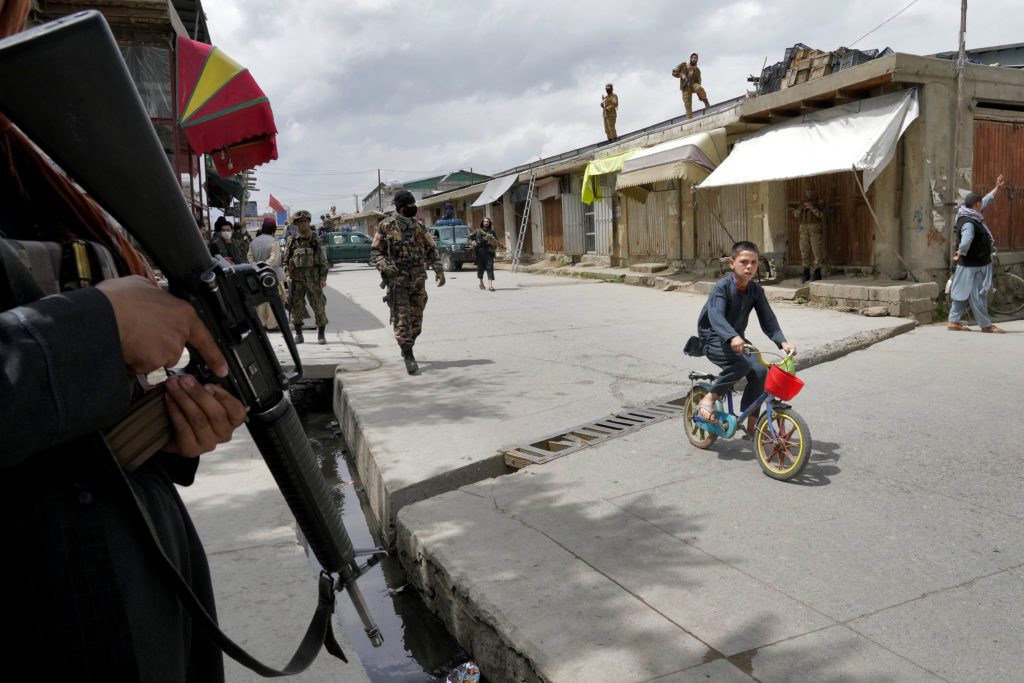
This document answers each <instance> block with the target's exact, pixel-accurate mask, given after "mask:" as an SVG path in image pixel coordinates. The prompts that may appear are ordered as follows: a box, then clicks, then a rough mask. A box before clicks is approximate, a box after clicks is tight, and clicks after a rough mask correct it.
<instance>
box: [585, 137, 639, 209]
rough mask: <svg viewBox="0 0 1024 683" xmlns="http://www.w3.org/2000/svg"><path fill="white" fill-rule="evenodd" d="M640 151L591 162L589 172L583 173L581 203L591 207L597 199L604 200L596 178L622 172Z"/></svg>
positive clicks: (636, 150) (588, 165)
mask: <svg viewBox="0 0 1024 683" xmlns="http://www.w3.org/2000/svg"><path fill="white" fill-rule="evenodd" d="M639 151H640V150H639V149H631V150H629V151H628V152H622V153H621V154H615V155H613V156H610V157H605V158H604V159H594V160H593V161H591V162H589V163H588V164H587V170H586V171H584V172H583V194H582V196H581V197H580V201H581V202H583V203H584V204H587V205H590V204H592V203H593V202H594V200H595V199H603V197H602V196H601V188H600V186H599V184H598V182H597V178H596V176H599V175H604V174H606V173H615V172H616V171H621V170H622V165H623V164H625V163H626V160H627V159H629V158H630V157H631V156H633V155H634V154H636V153H637V152H639Z"/></svg>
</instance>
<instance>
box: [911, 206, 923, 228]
mask: <svg viewBox="0 0 1024 683" xmlns="http://www.w3.org/2000/svg"><path fill="white" fill-rule="evenodd" d="M910 229H911V230H913V231H914V232H924V209H922V208H921V207H920V206H919V207H917V208H916V209H914V225H913V227H911V228H910Z"/></svg>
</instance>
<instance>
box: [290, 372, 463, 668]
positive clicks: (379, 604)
mask: <svg viewBox="0 0 1024 683" xmlns="http://www.w3.org/2000/svg"><path fill="white" fill-rule="evenodd" d="M291 397H292V402H293V403H294V404H295V407H296V410H297V412H298V414H299V419H300V421H301V422H302V425H303V427H304V428H305V429H306V434H307V435H308V436H309V439H310V442H311V444H312V446H313V452H314V453H315V454H316V456H317V459H318V461H319V462H320V469H321V472H322V473H323V475H324V478H325V479H326V480H327V486H328V489H330V491H331V494H332V496H333V498H334V500H335V502H336V504H337V505H338V509H339V511H340V512H341V515H342V521H343V522H344V524H345V528H346V529H347V530H348V533H349V536H350V537H351V538H352V545H353V546H354V547H355V548H357V549H361V548H372V547H379V546H380V545H381V541H380V537H379V535H378V534H377V533H376V530H375V529H374V528H373V525H374V523H373V522H372V520H373V517H372V515H371V514H370V511H369V506H368V504H367V502H366V497H365V496H364V495H363V493H362V486H361V484H360V482H359V481H358V475H357V474H356V472H355V467H354V465H353V464H352V462H351V459H350V458H349V451H348V448H347V446H346V444H345V441H344V438H343V435H342V434H341V432H340V430H339V429H338V425H337V422H336V418H335V416H334V413H333V412H332V409H331V397H332V389H331V383H330V381H321V382H302V383H300V384H297V385H295V386H294V387H292V389H291ZM359 561H360V564H364V563H365V562H366V558H365V557H360V558H359ZM311 562H313V563H314V564H315V560H313V559H312V558H311ZM359 588H360V590H361V591H362V593H363V596H364V598H365V599H366V602H367V604H368V606H369V608H370V611H371V612H372V613H373V615H374V617H375V619H376V620H377V625H378V626H379V627H380V630H381V634H382V635H383V637H384V644H383V645H382V646H381V647H379V648H375V647H373V646H372V645H371V644H370V641H369V640H368V639H367V638H366V635H365V633H364V632H363V628H362V622H360V621H359V618H358V617H357V616H356V613H355V609H354V608H353V607H352V604H351V602H349V600H348V598H347V597H346V596H345V595H339V597H338V616H339V618H340V621H341V624H342V627H343V629H344V631H345V635H346V636H347V638H348V640H349V642H350V643H351V644H352V648H354V649H355V651H356V653H357V654H358V656H359V659H360V660H361V661H362V663H363V666H364V667H365V668H366V672H367V674H368V675H369V677H370V680H371V681H374V683H378V682H379V683H385V682H387V683H414V682H415V683H423V682H426V681H443V680H444V679H445V676H446V675H447V674H448V672H449V671H450V670H451V669H452V668H454V667H455V666H457V665H459V664H461V663H463V662H464V661H466V660H467V659H468V658H469V657H468V655H467V654H466V653H465V651H463V650H462V648H461V647H459V644H458V643H457V642H455V639H454V638H452V636H451V635H450V634H449V633H448V631H447V630H446V629H445V627H444V624H442V623H441V621H440V620H439V619H438V618H437V617H435V616H434V615H433V614H432V613H431V612H430V610H428V609H427V607H426V606H425V605H424V604H423V601H422V600H421V599H420V596H419V594H418V593H417V591H416V589H415V588H413V587H412V586H411V585H409V584H408V583H407V580H406V575H405V571H404V570H403V569H402V566H401V564H399V562H398V559H397V558H394V557H385V558H384V559H383V560H382V561H381V562H380V564H378V565H376V566H374V567H372V568H371V569H370V570H369V571H368V572H367V573H366V574H364V575H363V576H362V577H361V578H360V579H359ZM342 666H344V665H342Z"/></svg>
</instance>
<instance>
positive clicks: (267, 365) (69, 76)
mask: <svg viewBox="0 0 1024 683" xmlns="http://www.w3.org/2000/svg"><path fill="white" fill-rule="evenodd" d="M40 83H45V84H46V88H45V91H46V92H50V93H53V95H54V96H53V97H46V96H45V95H44V94H43V93H41V92H40V88H39V84H40ZM0 111H2V112H3V113H4V114H6V115H7V116H8V117H9V118H10V119H11V121H13V122H14V123H15V124H16V125H17V126H18V127H19V128H20V129H21V130H22V131H24V133H25V134H26V135H27V136H28V137H29V138H31V139H32V141H33V142H34V143H35V144H36V145H38V146H39V147H40V149H42V150H43V151H44V152H45V153H46V154H47V155H48V156H49V157H50V158H51V159H53V160H54V161H55V162H56V163H57V164H58V165H59V166H60V167H61V168H62V169H63V170H64V171H65V172H66V173H67V174H68V175H69V176H70V177H72V178H73V179H74V180H75V181H76V182H78V183H79V185H81V187H82V188H84V189H85V191H86V192H88V193H89V194H90V195H91V196H92V197H93V198H94V199H95V200H96V201H97V202H98V203H99V204H100V205H101V206H103V207H104V208H105V209H106V210H107V211H108V212H109V213H110V214H111V215H112V216H113V217H114V218H115V219H116V220H117V221H118V222H119V223H120V224H121V225H122V226H124V228H125V229H126V230H127V231H128V232H129V233H130V234H131V235H132V236H133V237H135V238H136V239H137V240H138V241H139V243H140V244H141V245H142V246H143V248H144V249H145V250H146V252H147V253H148V254H149V256H150V257H152V258H153V260H154V261H155V262H156V264H157V266H158V267H159V268H160V270H161V271H162V272H163V274H164V275H165V276H166V277H167V278H168V281H169V283H170V291H171V293H172V294H174V295H175V296H178V297H180V298H182V299H184V300H186V301H188V302H189V303H190V304H192V305H193V306H194V307H195V309H196V311H197V312H198V314H199V317H200V318H201V319H202V321H203V323H204V324H205V325H206V326H207V327H208V328H209V329H210V332H211V333H212V335H213V337H214V339H215V340H216V342H217V345H218V346H219V347H220V350H221V352H222V353H223V354H224V357H225V358H226V359H227V361H228V366H229V375H228V377H227V378H225V379H223V380H221V379H219V378H217V377H215V376H214V375H213V373H211V372H210V370H209V368H208V367H207V366H206V364H205V363H204V362H203V360H202V358H201V357H200V355H199V354H198V353H197V352H195V350H194V349H190V354H189V355H190V359H191V360H190V363H189V365H188V367H187V368H186V370H187V372H189V373H190V374H193V375H195V376H196V377H197V378H199V380H200V381H201V382H204V383H208V382H213V381H216V382H218V383H220V384H221V385H222V386H224V387H225V388H226V389H228V390H229V391H230V392H231V393H232V394H234V395H235V396H236V397H238V398H239V400H241V402H242V403H243V404H245V406H246V407H247V408H248V418H247V427H248V429H249V433H250V434H251V435H252V438H253V441H255V443H256V445H257V447H258V448H259V450H260V453H261V454H262V455H263V458H264V460H265V461H266V463H267V466H268V467H269V469H270V471H271V473H272V474H273V476H274V479H275V481H276V482H277V485H278V487H279V488H280V490H281V492H282V493H283V494H284V498H285V500H286V501H287V503H288V506H289V508H290V509H291V512H292V514H293V515H294V516H295V519H296V521H297V522H298V525H299V528H300V529H301V530H302V534H303V535H304V536H305V538H306V540H307V541H308V542H309V545H310V547H311V548H312V550H313V554H314V555H315V556H316V559H317V560H318V561H319V563H320V565H321V567H322V571H321V575H320V578H319V591H320V596H319V604H318V607H317V613H316V615H315V616H314V620H313V623H311V624H310V628H309V630H308V631H307V633H306V639H305V640H304V642H303V643H302V644H301V645H300V647H299V650H298V651H297V652H296V654H295V656H294V657H293V658H292V660H291V662H290V663H289V664H288V666H287V667H286V668H285V669H284V670H283V671H277V670H275V669H272V668H270V667H268V666H266V665H264V664H262V663H260V662H258V661H257V660H255V659H253V658H252V657H251V656H249V655H248V653H246V652H245V651H244V650H242V649H241V648H239V647H238V646H237V645H235V644H234V643H233V642H231V641H230V640H229V639H228V638H227V636H225V635H224V634H223V633H221V632H220V630H219V629H218V628H217V626H216V623H215V622H214V621H213V619H212V618H211V617H209V615H208V614H207V613H206V612H205V610H204V609H203V608H202V606H201V605H199V604H198V602H195V597H194V596H193V595H192V594H191V591H190V590H189V589H188V588H187V585H186V586H184V587H183V588H182V587H181V586H179V585H178V582H181V583H182V584H183V583H184V582H183V581H182V580H181V577H180V576H177V581H176V582H174V583H175V590H176V591H177V593H178V597H179V599H181V600H182V603H183V604H184V605H185V607H186V608H187V609H188V610H189V612H190V614H191V615H192V617H193V623H194V624H195V625H196V626H197V627H198V628H200V629H201V630H203V632H204V633H205V634H206V635H207V636H208V637H209V638H211V639H212V640H213V641H214V642H216V643H217V645H218V646H219V647H221V649H223V650H224V651H225V652H226V653H227V654H228V655H230V656H231V657H232V658H234V659H236V660H237V661H239V662H240V663H242V664H243V665H245V666H247V667H249V668H251V669H253V670H254V671H257V672H258V673H260V674H261V675H263V676H277V675H283V674H292V673H298V672H299V671H302V670H304V669H305V668H307V667H308V666H309V664H310V663H312V661H313V659H314V658H315V657H316V655H317V654H318V653H319V651H320V648H321V646H326V648H327V650H328V651H329V652H330V653H331V654H333V655H335V656H337V657H339V658H341V659H343V660H345V656H344V653H342V651H341V648H340V647H338V645H337V642H336V641H335V640H334V637H333V633H332V630H331V621H330V618H331V615H332V614H333V612H334V599H335V593H337V592H340V591H341V590H342V589H344V590H345V591H346V592H347V593H348V595H349V598H350V599H351V600H352V604H353V606H354V607H355V609H356V612H357V613H358V614H359V617H360V619H361V620H362V622H363V626H364V628H365V630H366V634H367V636H368V637H369V638H370V640H371V642H373V644H374V645H375V646H378V645H380V644H381V642H382V638H381V635H380V631H379V629H378V628H377V625H376V624H375V623H374V620H373V617H372V616H371V615H370V612H369V610H368V608H367V607H366V604H365V602H364V600H363V597H362V594H361V593H360V591H359V587H358V585H357V584H356V579H357V578H358V577H359V576H361V575H362V574H363V573H365V572H366V571H367V569H368V568H369V567H370V566H372V565H373V564H376V562H377V561H379V558H378V556H377V554H375V553H373V554H371V558H370V560H369V561H368V562H367V563H366V565H364V566H359V564H358V563H357V562H356V559H355V558H356V551H355V550H354V549H353V547H352V541H351V539H350V538H349V536H348V533H347V532H346V531H345V527H344V526H343V525H342V523H341V520H340V518H339V514H338V511H337V509H336V507H335V505H334V503H333V501H332V499H331V494H330V491H329V490H328V488H327V485H326V483H325V482H324V479H323V476H322V475H321V473H320V470H319V467H318V464H317V460H316V456H315V455H314V454H313V451H312V448H311V447H310V443H309V439H308V438H307V437H306V435H305V433H304V432H303V428H302V425H301V424H300V423H299V419H298V415H297V414H296V412H295V407H294V406H293V405H292V403H291V401H290V400H289V398H288V394H287V388H288V385H289V384H290V383H291V382H294V381H296V380H298V379H299V378H301V376H302V365H301V361H300V359H299V355H298V351H297V349H296V347H295V342H294V340H293V339H292V336H291V334H290V330H289V329H288V325H287V324H286V322H287V317H286V316H285V312H284V309H283V307H282V304H281V299H280V295H279V293H278V288H277V275H276V273H275V272H274V269H273V268H270V267H267V266H264V267H257V266H254V265H252V264H248V263H244V264H237V265H234V266H232V265H230V264H229V263H228V262H227V261H225V260H224V259H223V258H222V257H219V256H218V257H214V256H211V255H210V252H209V250H208V249H207V246H206V244H205V243H204V242H203V240H202V238H201V236H200V234H199V232H198V231H197V229H196V222H195V219H194V218H193V216H192V213H191V211H190V210H189V207H188V205H187V204H186V203H185V199H184V196H183V195H182V192H181V188H180V187H179V183H178V179H177V177H176V175H175V172H174V171H173V170H172V168H171V165H170V163H169V161H168V159H167V155H166V153H165V152H164V149H163V145H162V144H161V142H160V140H159V139H158V138H157V135H156V130H155V129H154V128H153V124H152V123H151V121H150V119H149V116H148V114H147V113H146V110H145V108H144V107H143V104H142V101H141V99H140V98H139V95H138V92H137V91H136V89H135V85H134V83H133V82H132V79H131V76H130V75H129V73H128V69H127V67H126V66H125V63H124V60H123V59H122V57H121V53H120V51H119V49H118V47H117V43H116V42H115V40H114V36H113V34H112V33H111V32H110V28H109V27H108V26H107V23H106V20H105V19H104V18H103V15H101V14H100V13H99V12H96V11H87V12H79V13H77V14H73V15H70V16H68V17H65V18H63V19H59V20H57V21H53V22H50V23H48V24H44V25H42V26H38V27H35V28H32V29H29V30H27V31H24V32H22V33H18V34H15V35H13V36H11V37H9V38H7V39H5V40H2V41H0ZM262 303H269V304H270V306H271V309H272V310H273V312H274V316H275V317H276V318H277V320H278V323H279V324H281V323H282V321H284V322H285V324H281V327H282V334H283V336H284V338H285V340H286V342H287V345H288V350H289V353H290V354H291V356H292V360H293V361H294V363H295V371H294V372H291V373H284V372H283V371H282V369H281V366H280V364H279V363H278V360H277V356H276V355H275V353H274V349H273V347H272V346H271V344H270V340H269V339H268V337H267V333H266V330H265V329H264V328H263V326H262V325H261V324H260V321H259V318H258V316H257V314H256V306H257V305H259V304H262ZM168 567H170V565H167V567H162V568H163V569H167V568H168ZM170 571H171V572H174V569H173V567H170ZM175 575H176V573H175ZM171 578H172V581H173V579H174V577H173V576H172V577H171ZM193 603H194V604H193ZM345 661H347V660H345Z"/></svg>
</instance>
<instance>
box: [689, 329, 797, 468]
mask: <svg viewBox="0 0 1024 683" xmlns="http://www.w3.org/2000/svg"><path fill="white" fill-rule="evenodd" d="M744 350H745V351H746V352H747V353H756V354H757V356H758V360H759V361H760V362H761V363H762V364H764V365H767V366H768V377H767V378H766V379H765V385H764V386H765V391H764V393H763V394H761V396H760V397H758V398H757V400H755V401H754V402H753V403H752V404H751V405H750V407H748V408H747V409H746V410H744V411H743V412H742V413H740V414H739V415H736V414H735V412H734V410H733V398H732V392H731V391H730V392H729V393H728V394H727V395H726V397H725V398H724V400H723V398H719V399H718V400H717V401H716V402H715V418H716V419H715V421H713V422H709V421H707V420H704V419H703V418H701V417H700V415H699V411H698V405H699V404H700V401H701V399H703V398H704V396H706V395H707V394H708V393H709V392H710V391H711V383H712V382H714V380H715V379H716V377H717V376H716V375H713V374H710V373H706V372H691V373H690V374H689V379H690V382H691V383H692V385H691V388H690V391H689V392H688V393H687V394H686V397H685V398H684V399H683V400H684V410H683V422H684V426H685V429H686V438H687V439H688V440H689V442H690V443H691V444H693V445H694V446H696V447H697V448H700V449H703V450H706V449H708V448H710V447H711V445H712V444H713V443H714V442H715V441H717V440H718V439H719V438H720V437H721V438H725V439H729V438H732V437H733V436H734V435H735V434H736V431H737V429H738V425H740V424H743V422H742V421H743V420H746V419H747V417H748V416H749V415H751V414H753V413H754V411H756V410H759V409H760V407H761V406H762V405H764V408H765V410H764V412H763V413H762V414H761V416H760V417H759V418H758V420H757V422H756V423H755V426H754V434H753V435H752V438H753V440H754V450H755V452H756V453H757V460H758V463H759V464H760V465H761V470H762V471H763V472H764V473H765V474H766V475H768V476H769V477H771V478H772V479H778V480H780V481H788V480H790V479H793V478H794V477H797V476H799V475H800V473H802V472H803V471H804V468H805V467H807V463H808V462H809V461H810V457H811V448H812V445H813V442H812V440H811V430H810V428H809V427H808V426H807V422H806V421H805V420H804V419H803V418H802V417H801V416H800V415H799V413H797V412H796V411H795V410H793V408H792V406H790V405H789V404H787V403H785V401H789V400H791V399H792V398H793V397H795V396H796V395H797V394H798V393H800V390H801V389H802V388H803V386H804V383H803V381H802V380H800V379H798V378H797V376H796V375H795V374H793V369H794V362H793V356H792V354H791V353H787V354H786V355H784V356H783V355H782V354H778V353H771V352H768V355H771V356H776V357H778V358H780V359H781V360H780V361H778V362H768V361H766V360H765V358H764V356H765V353H763V352H761V351H758V350H757V349H756V348H754V347H753V346H750V345H747V346H745V347H744Z"/></svg>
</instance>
